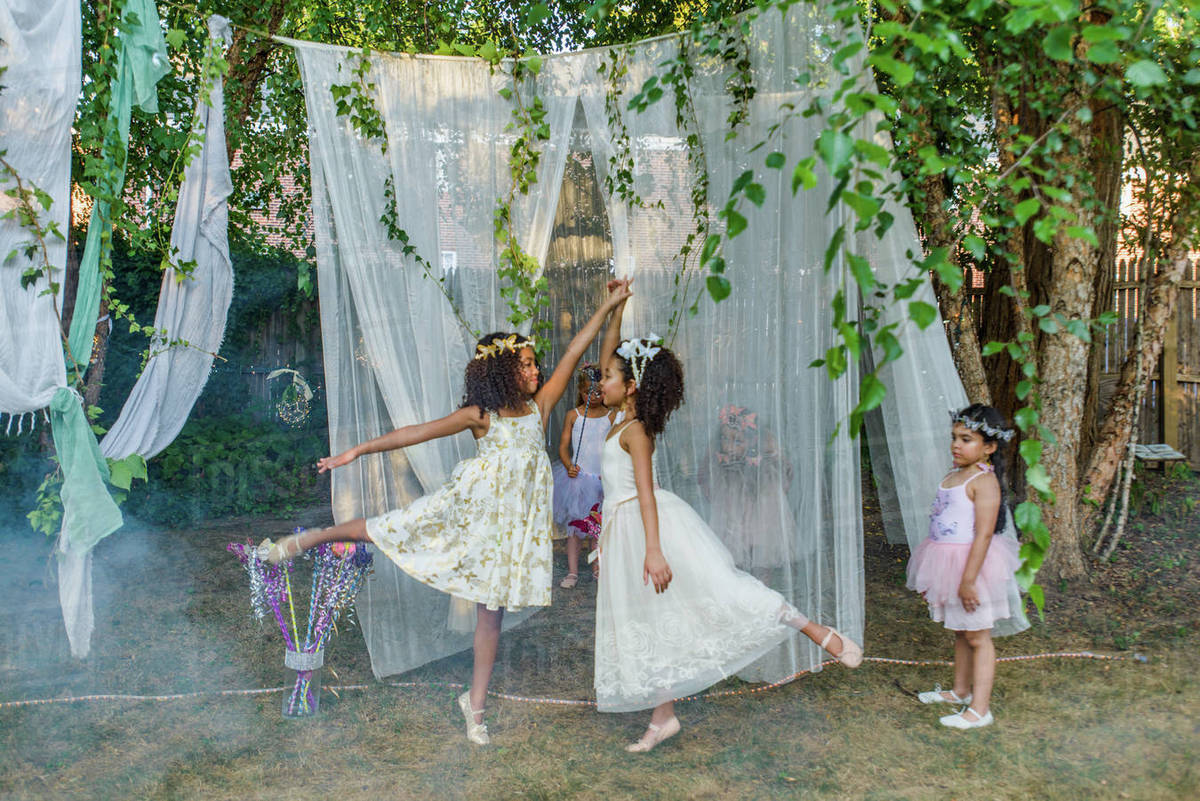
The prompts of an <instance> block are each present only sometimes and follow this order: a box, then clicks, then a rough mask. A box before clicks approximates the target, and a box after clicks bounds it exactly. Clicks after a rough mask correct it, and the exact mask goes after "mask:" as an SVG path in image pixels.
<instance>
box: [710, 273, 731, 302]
mask: <svg viewBox="0 0 1200 801" xmlns="http://www.w3.org/2000/svg"><path fill="white" fill-rule="evenodd" d="M704 285H705V286H706V287H708V294H709V295H710V296H711V297H712V299H713V300H714V301H715V302H717V303H720V302H721V301H723V300H725V298H727V297H729V293H730V292H732V291H733V287H732V286H731V285H730V283H729V279H728V278H726V277H725V276H723V275H710V276H708V278H706V279H705V281H704Z"/></svg>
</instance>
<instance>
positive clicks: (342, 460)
mask: <svg viewBox="0 0 1200 801" xmlns="http://www.w3.org/2000/svg"><path fill="white" fill-rule="evenodd" d="M487 422H488V418H487V417H486V416H485V415H484V414H483V413H482V412H480V410H479V407H478V406H464V407H463V408H461V409H457V410H455V411H453V412H451V413H450V414H448V415H446V416H445V417H442V418H439V419H437V420H430V421H428V422H425V423H416V424H414V425H411V426H403V427H402V428H397V429H396V430H395V431H390V432H388V433H387V434H384V435H383V436H381V437H376V438H375V439H369V440H367V441H366V442H360V443H359V444H357V445H355V446H354V447H353V448H350V449H349V450H346V451H342V452H341V453H339V454H338V455H337V456H326V457H324V458H323V459H321V460H319V461H318V462H317V472H318V473H324V472H325V471H326V470H332V469H333V468H335V467H341V466H342V465H347V464H350V463H351V462H353V461H354V460H355V459H357V458H358V457H360V456H365V455H367V454H368V453H379V452H381V451H391V450H395V449H396V448H407V447H408V446H409V445H416V444H418V443H421V442H428V441H429V440H431V439H438V438H440V437H448V436H451V435H452V434H457V433H459V432H460V431H466V430H467V429H471V432H472V433H473V434H475V435H476V436H477V437H478V436H482V433H483V432H486V431H487Z"/></svg>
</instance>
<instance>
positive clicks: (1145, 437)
mask: <svg viewBox="0 0 1200 801" xmlns="http://www.w3.org/2000/svg"><path fill="white" fill-rule="evenodd" d="M1144 269H1145V266H1144V264H1143V263H1142V262H1140V261H1138V260H1135V259H1121V260H1119V261H1118V262H1117V274H1116V281H1115V283H1114V286H1113V289H1114V292H1115V299H1114V300H1115V305H1114V308H1115V310H1116V312H1117V314H1118V315H1119V316H1120V319H1119V320H1118V321H1117V322H1116V323H1115V324H1114V325H1112V326H1110V328H1109V329H1108V331H1107V333H1106V336H1105V339H1104V343H1103V344H1104V367H1103V370H1104V372H1103V373H1102V377H1101V381H1102V382H1106V383H1108V384H1110V385H1115V383H1116V380H1117V374H1118V373H1119V372H1120V370H1121V364H1122V362H1123V361H1124V360H1125V357H1126V354H1127V353H1128V350H1129V346H1130V344H1131V343H1132V340H1133V336H1134V329H1135V326H1136V325H1137V319H1138V307H1139V302H1140V300H1141V298H1140V294H1141V292H1142V291H1143V284H1144V282H1145V278H1146V276H1145V275H1144V274H1143V270H1144ZM1151 375H1152V379H1151V385H1150V388H1149V391H1147V393H1146V398H1145V404H1144V406H1143V407H1142V411H1141V421H1142V425H1141V428H1140V431H1139V437H1138V439H1139V440H1140V441H1141V442H1143V443H1147V444H1149V443H1155V442H1163V443H1166V444H1167V445H1170V446H1171V447H1172V448H1174V449H1175V450H1177V451H1179V452H1180V453H1182V454H1183V455H1184V456H1186V457H1187V459H1188V462H1189V463H1190V464H1191V465H1192V466H1193V467H1200V259H1193V260H1192V262H1191V263H1190V264H1189V265H1188V266H1187V268H1186V270H1185V271H1184V275H1183V280H1182V281H1181V282H1180V287H1179V297H1178V299H1177V300H1176V303H1175V314H1174V315H1173V316H1172V317H1171V320H1170V322H1169V323H1168V325H1167V330H1166V332H1165V333H1164V335H1163V348H1162V356H1161V357H1160V358H1159V361H1158V364H1157V365H1156V366H1155V369H1154V372H1153V373H1152V374H1151Z"/></svg>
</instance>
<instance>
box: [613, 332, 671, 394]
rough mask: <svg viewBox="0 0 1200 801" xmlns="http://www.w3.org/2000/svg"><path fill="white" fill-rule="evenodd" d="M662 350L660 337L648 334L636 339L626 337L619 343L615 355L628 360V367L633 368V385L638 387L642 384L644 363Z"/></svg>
mask: <svg viewBox="0 0 1200 801" xmlns="http://www.w3.org/2000/svg"><path fill="white" fill-rule="evenodd" d="M660 350H662V337H660V336H659V335H658V334H650V335H649V336H645V337H638V338H637V339H627V340H625V341H624V342H622V343H621V347H619V348H617V355H618V356H620V357H621V358H622V359H624V360H625V361H627V362H629V368H630V369H631V370H633V385H634V386H635V387H640V386H641V385H642V371H643V370H645V369H646V365H647V364H649V363H650V360H651V359H653V358H654V357H655V356H657V355H658V352H659V351H660Z"/></svg>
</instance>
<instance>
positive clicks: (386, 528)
mask: <svg viewBox="0 0 1200 801" xmlns="http://www.w3.org/2000/svg"><path fill="white" fill-rule="evenodd" d="M529 405H530V409H531V413H530V414H527V415H524V416H522V417H501V416H500V415H498V414H495V413H493V414H492V415H491V418H492V419H491V423H490V425H489V426H488V430H487V433H486V434H484V435H483V436H482V437H480V438H479V439H478V440H476V446H477V447H478V448H479V452H478V453H477V454H476V455H475V456H473V457H471V458H469V459H464V460H462V461H461V462H459V463H458V465H456V466H455V468H454V471H453V472H452V473H451V474H450V478H448V479H447V480H446V483H445V484H443V485H442V486H441V487H440V488H439V489H437V490H435V491H434V492H432V493H430V494H429V495H426V496H424V497H422V498H418V499H417V500H415V501H413V502H412V503H411V504H409V505H408V506H406V507H404V508H403V509H393V510H392V511H390V512H385V513H383V514H382V515H379V516H378V517H372V518H369V519H368V520H367V533H368V534H369V535H370V537H371V542H372V543H374V544H375V545H376V546H377V547H378V548H379V550H380V551H382V552H383V553H384V554H385V555H386V556H387V557H388V558H389V559H391V560H392V561H393V562H395V563H396V564H397V565H398V566H399V567H400V569H401V570H403V571H404V572H405V573H408V574H409V575H410V576H412V577H413V578H415V579H417V580H418V581H420V582H423V583H425V584H428V585H429V586H430V587H433V588H434V589H438V590H441V591H442V592H448V593H450V594H451V595H455V596H457V597H459V598H464V599H466V600H468V601H474V602H476V603H481V604H485V605H486V606H487V608H488V609H500V608H504V609H509V610H513V611H516V610H518V609H521V608H523V607H526V606H549V605H550V578H551V532H552V530H553V529H552V525H551V515H550V498H551V486H552V482H551V474H550V459H549V457H548V456H547V455H546V449H545V448H544V447H543V444H542V442H543V433H542V418H541V414H540V413H539V411H538V408H537V406H536V405H535V404H533V403H532V402H530V404H529Z"/></svg>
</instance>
